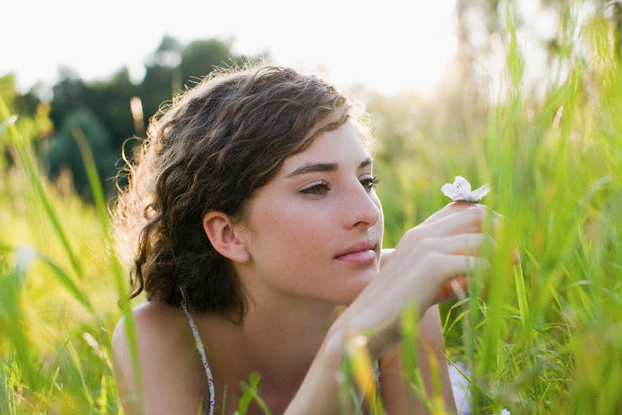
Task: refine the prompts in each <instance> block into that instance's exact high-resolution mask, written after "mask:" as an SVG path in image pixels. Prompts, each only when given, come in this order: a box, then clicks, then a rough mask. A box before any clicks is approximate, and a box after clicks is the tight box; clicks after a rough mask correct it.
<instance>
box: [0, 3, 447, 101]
mask: <svg viewBox="0 0 622 415" xmlns="http://www.w3.org/2000/svg"><path fill="white" fill-rule="evenodd" d="M3 3H4V4H3V5H2V15H3V16H2V17H3V19H2V24H0V39H1V40H2V42H1V45H2V50H1V51H0V76H2V75H4V74H6V73H9V72H13V73H15V74H16V75H17V82H18V87H19V88H21V89H23V90H27V89H29V88H30V87H31V86H32V85H34V84H35V83H36V82H38V81H42V82H44V83H47V84H48V85H51V84H53V83H54V82H55V81H56V80H57V76H58V68H59V67H61V66H65V67H69V68H71V69H73V70H75V71H76V72H77V73H78V75H79V76H80V77H81V78H83V79H86V80H93V79H103V78H106V77H109V76H110V75H112V74H113V73H115V72H116V71H118V70H119V69H120V68H122V67H123V66H126V67H128V68H130V70H131V72H132V74H133V76H136V77H140V75H141V71H142V68H143V64H144V62H145V60H146V58H147V56H148V55H149V54H150V53H152V52H153V51H154V50H155V49H156V48H157V46H158V45H159V43H160V41H161V40H162V37H163V35H164V34H168V35H170V36H172V37H174V38H176V39H177V40H179V41H181V42H183V43H187V42H190V41H192V40H196V39H210V38H214V37H215V38H218V39H221V40H226V39H233V50H234V52H237V53H243V54H247V55H253V54H258V53H261V52H264V51H268V52H269V53H270V54H271V56H272V57H273V58H274V61H275V63H277V64H281V65H290V66H295V67H297V68H299V69H309V70H313V69H316V68H323V69H324V70H326V71H327V73H328V74H329V76H330V79H331V80H332V81H334V82H336V83H338V84H339V85H340V86H348V85H351V84H355V83H360V84H364V85H367V86H369V87H371V88H375V89H377V90H378V91H380V92H383V93H389V94H390V93H395V92H398V91H401V90H404V89H417V90H420V91H421V92H431V91H432V90H433V88H434V86H435V84H436V83H437V82H438V81H439V79H440V78H441V76H442V75H443V72H444V71H445V67H446V64H447V60H448V58H450V57H452V56H453V55H454V54H455V48H456V39H455V16H454V6H455V0H439V1H421V0H414V1H410V2H406V1H403V0H382V1H377V0H314V1H305V2H302V1H295V0H263V1H261V0H221V1H219V2H214V1H210V0H202V1H197V0H194V1H192V0H169V1H166V2H161V1H159V0H149V1H146V0H107V1H99V2H90V1H83V0H55V1H49V0H20V1H6V2H3ZM159 4H163V6H161V5H159Z"/></svg>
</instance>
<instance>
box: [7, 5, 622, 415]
mask: <svg viewBox="0 0 622 415" xmlns="http://www.w3.org/2000/svg"><path fill="white" fill-rule="evenodd" d="M510 6H511V3H509V6H508V7H510ZM507 15H508V20H507V22H506V23H507V36H506V41H505V46H506V65H505V72H504V73H503V82H501V84H500V85H501V87H500V89H499V90H497V91H494V92H495V94H494V95H495V97H496V99H494V100H490V101H487V102H478V103H476V104H475V105H473V106H471V107H469V108H466V107H464V108H461V107H459V106H458V107H456V105H455V103H456V102H457V101H456V99H455V97H452V98H451V99H446V100H444V101H440V102H441V104H442V105H441V104H438V103H437V104H434V105H432V104H430V107H429V109H427V110H426V111H427V112H425V113H424V116H423V117H421V118H417V115H416V112H417V111H419V113H420V114H421V113H422V111H423V110H422V109H421V108H420V107H418V106H417V105H418V103H416V102H414V103H413V102H412V101H408V100H406V99H405V98H396V97H393V98H382V99H381V98H377V99H376V100H374V101H373V102H370V106H369V107H370V110H371V111H372V112H373V114H374V116H375V117H374V120H375V128H376V133H377V136H378V145H379V148H378V154H377V169H378V175H379V176H380V178H381V179H382V184H381V186H380V189H379V193H380V197H381V199H382V200H383V204H384V209H385V217H386V218H385V221H386V226H387V231H386V236H385V239H386V244H387V245H393V244H395V243H396V242H397V240H398V238H399V235H401V233H403V231H404V230H405V229H406V228H407V227H409V226H414V225H415V224H417V223H418V222H420V221H421V220H423V219H425V217H426V216H427V215H429V214H431V213H432V212H434V211H435V210H436V209H439V208H440V207H442V206H443V205H444V204H445V203H446V199H445V198H444V196H443V195H442V194H441V193H440V191H439V189H440V186H441V185H442V184H443V183H445V182H447V181H452V180H453V176H454V175H457V174H461V175H464V176H466V177H467V178H468V179H469V180H471V182H472V183H474V184H475V185H479V184H482V183H484V182H490V184H491V186H492V189H493V190H492V192H491V194H490V195H488V196H486V198H485V203H486V204H487V205H489V206H491V207H492V208H493V209H494V210H496V211H497V212H500V213H502V214H503V215H504V216H505V217H506V220H505V222H504V224H503V226H502V228H501V229H500V230H498V233H497V236H498V242H499V244H498V247H497V250H496V251H495V253H494V255H492V254H491V255H492V257H491V261H492V273H491V277H490V279H489V280H488V281H487V285H486V286H487V292H486V295H484V292H482V286H483V284H474V285H473V287H472V288H471V291H472V292H471V293H470V294H471V295H469V296H468V297H467V298H466V299H463V300H460V301H456V302H453V303H449V304H445V305H444V308H443V317H444V325H445V330H446V335H447V346H448V349H447V352H448V358H449V359H450V361H452V362H462V363H464V364H465V365H466V366H467V368H468V370H467V371H466V373H467V375H468V377H469V380H470V382H471V393H472V396H473V401H472V407H473V409H474V411H475V412H476V413H483V414H489V413H499V412H500V411H501V409H502V408H507V409H508V410H509V411H510V412H511V413H512V414H521V413H528V414H531V413H545V414H547V413H548V414H560V413H579V414H592V413H598V414H617V413H622V370H619V369H620V368H621V367H622V341H621V340H622V321H621V320H622V299H621V293H622V287H621V284H622V249H621V248H622V247H621V244H622V243H621V240H622V235H621V233H622V215H620V214H619V211H620V206H622V181H621V178H622V80H621V76H622V66H621V64H620V61H619V57H617V55H616V53H614V50H615V48H613V41H614V39H613V36H612V34H611V28H610V27H609V25H608V24H607V22H606V21H605V19H604V18H602V17H595V18H593V19H591V20H589V21H588V22H586V23H585V24H582V26H580V27H578V29H580V32H581V40H582V41H584V42H585V44H586V48H585V49H578V48H573V47H572V45H576V43H577V39H576V38H575V37H573V36H574V33H576V32H577V30H576V29H577V25H578V22H577V21H576V19H574V18H573V13H572V9H571V8H568V10H567V11H566V15H565V16H566V18H565V19H564V20H563V22H564V26H563V27H562V29H563V30H562V33H563V34H562V37H561V38H560V39H559V43H560V45H561V46H560V49H559V52H558V53H557V55H556V56H555V59H554V60H553V62H554V65H553V64H552V65H551V69H550V70H551V75H552V79H553V81H552V82H551V83H550V85H549V86H548V89H547V90H546V92H545V93H544V95H543V96H541V97H539V98H534V97H533V96H531V95H530V94H529V93H528V91H529V89H528V85H527V82H526V80H525V77H524V59H529V57H528V56H527V57H525V56H523V55H522V53H521V52H520V51H521V48H520V47H519V46H518V43H517V40H516V37H515V29H514V22H513V20H512V18H513V16H514V13H512V12H511V10H510V12H509V13H508V14H507ZM585 50H587V51H588V52H587V53H586V52H585ZM467 101H468V99H467V97H461V100H459V102H467ZM413 114H414V115H413ZM11 115H12V113H11V111H10V108H8V107H7V105H5V104H4V103H2V102H0V123H2V127H1V128H0V129H2V130H3V132H2V131H0V137H1V138H0V140H1V141H0V145H1V146H2V147H3V148H4V149H5V150H6V151H8V152H9V154H11V156H12V157H11V158H12V159H13V160H15V164H14V165H13V166H11V167H9V166H8V163H1V164H0V165H1V166H2V169H3V173H4V177H3V179H2V181H1V182H0V186H1V187H0V197H1V200H2V203H0V229H2V231H0V380H1V382H0V413H2V414H5V413H6V414H38V413H94V414H117V413H122V408H121V406H120V403H119V400H118V398H117V395H116V392H115V387H114V381H113V378H112V376H111V368H110V340H109V339H110V334H111V330H112V327H113V326H114V324H115V323H116V321H117V320H118V318H119V317H120V316H121V315H122V314H124V313H125V314H128V313H129V304H128V303H127V302H123V301H122V302H121V307H120V308H119V307H117V301H118V299H119V298H122V297H123V294H124V293H125V290H126V286H125V276H124V273H123V271H122V269H121V266H120V264H119V263H118V262H117V261H116V259H115V257H114V256H113V255H111V252H112V249H111V247H112V245H111V244H112V240H111V238H110V225H109V218H108V213H107V210H106V206H105V201H104V199H103V197H102V193H101V186H100V185H99V179H98V178H97V174H96V171H95V170H94V164H93V163H92V161H90V160H91V155H90V153H89V150H88V147H86V146H84V142H85V140H84V137H82V136H81V133H80V131H76V132H75V138H76V140H77V142H78V143H79V144H81V145H80V148H81V151H82V154H83V159H84V160H85V168H86V169H87V171H88V172H89V178H90V181H91V185H92V188H93V191H94V198H93V200H94V201H95V202H94V205H92V206H91V205H85V204H84V203H83V202H81V201H80V200H79V199H78V198H77V197H76V196H74V195H72V194H71V192H62V191H59V190H58V187H57V186H53V185H51V184H50V183H48V182H47V180H46V179H45V177H44V176H43V175H42V174H41V173H40V172H39V168H38V165H37V162H36V158H35V157H34V155H33V153H32V150H31V145H30V138H31V137H32V135H33V132H32V131H33V127H32V124H31V122H30V121H29V120H27V119H20V120H17V122H15V123H14V124H12V125H9V124H10V123H9V122H6V121H7V120H9V118H10V116H11ZM409 117H410V118H409ZM412 120H415V121H416V122H415V121H412ZM419 120H421V122H419ZM515 248H516V249H517V250H518V251H519V253H520V255H521V262H520V264H519V265H518V266H512V265H510V264H509V261H508V258H509V257H510V256H511V255H512V252H513V249H515ZM484 277H485V276H483V275H479V274H478V273H476V275H475V278H476V280H478V281H479V282H482V281H480V280H482V279H484ZM408 316H410V317H412V316H411V315H408ZM410 317H407V318H405V320H404V329H405V331H406V332H407V333H409V336H407V337H412V335H415V334H416V321H415V320H413V319H412V318H410ZM130 322H131V320H130ZM128 327H129V329H128V330H129V333H128V334H129V337H130V338H133V326H132V325H131V324H130V325H128ZM413 348H414V345H410V346H409V347H407V348H406V349H408V350H411V353H414V350H412V349H413ZM405 357H406V358H405V360H406V361H409V359H408V356H405ZM441 363H442V362H441ZM350 366H351V367H355V366H356V364H355V362H354V363H353V364H351V365H350ZM352 375H353V379H354V381H356V376H355V375H356V373H353V374H352ZM407 378H408V379H411V381H412V384H413V387H414V388H415V389H418V388H420V387H419V386H417V385H421V382H420V379H419V378H418V374H417V369H416V367H415V363H414V360H413V361H412V362H411V364H410V365H409V367H408V368H407ZM257 388H259V395H260V381H259V378H257V377H253V378H251V379H250V380H249V383H248V384H246V390H247V392H248V393H247V395H246V396H245V398H244V401H243V402H241V408H240V409H241V412H244V411H243V409H244V408H246V407H248V403H249V400H250V399H257V400H258V401H260V398H259V397H258V396H257ZM345 399H346V400H347V395H346V398H345ZM426 407H427V408H428V410H429V411H430V412H435V411H436V410H439V408H440V406H439V403H438V402H437V401H435V398H434V397H430V399H429V402H428V403H427V406H426Z"/></svg>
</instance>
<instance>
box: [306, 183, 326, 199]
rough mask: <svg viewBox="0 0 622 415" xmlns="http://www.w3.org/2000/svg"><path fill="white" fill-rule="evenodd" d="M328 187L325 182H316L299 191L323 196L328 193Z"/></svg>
mask: <svg viewBox="0 0 622 415" xmlns="http://www.w3.org/2000/svg"><path fill="white" fill-rule="evenodd" d="M329 190H330V187H329V186H328V184H326V183H318V184H314V185H313V186H309V187H306V188H304V189H302V190H301V191H300V193H303V194H306V195H313V196H324V195H326V194H327V193H328V191H329Z"/></svg>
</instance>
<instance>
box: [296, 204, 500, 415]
mask: <svg viewBox="0 0 622 415" xmlns="http://www.w3.org/2000/svg"><path fill="white" fill-rule="evenodd" d="M488 214H490V210H489V209H488V208H486V207H485V206H481V205H472V204H466V203H451V204H449V205H447V206H446V207H445V208H443V209H441V210H440V211H438V212H436V213H435V214H434V215H432V216H431V217H430V218H428V219H427V220H426V221H425V222H423V223H422V224H421V225H419V226H417V227H415V228H413V229H411V230H409V231H408V232H407V233H406V234H405V235H404V237H403V238H402V240H401V241H400V243H399V244H398V246H397V247H396V249H395V251H394V252H393V253H392V254H391V255H390V257H389V258H388V259H386V260H383V263H382V268H381V269H380V273H379V275H378V277H376V278H375V279H374V280H373V281H372V282H371V283H370V284H369V285H368V286H367V287H366V288H365V290H363V292H362V293H361V294H360V295H359V297H358V298H357V299H356V300H355V301H354V302H353V303H352V304H351V305H350V306H349V307H348V308H347V309H346V310H345V311H344V312H343V313H342V314H341V315H340V316H339V318H338V319H337V320H336V321H335V323H334V324H333V326H332V327H331V330H330V331H329V334H328V336H327V338H326V339H325V342H324V344H323V346H322V348H321V349H320V352H319V353H318V355H317V357H316V359H315V360H314V362H313V364H312V366H311V369H310V370H309V372H308V374H307V377H306V378H305V380H304V382H303V384H302V386H301V387H300V389H299V391H298V393H297V394H296V396H295V398H294V400H293V401H292V403H291V405H290V407H289V408H288V413H292V414H305V413H322V414H338V413H341V411H340V408H339V395H338V393H339V392H338V391H339V382H338V376H339V371H340V368H341V363H342V358H343V351H344V345H345V339H346V338H348V336H350V335H353V334H354V335H358V334H363V335H365V336H366V337H367V346H368V350H369V352H370V355H371V358H372V359H376V360H377V359H379V358H381V357H382V356H383V355H386V356H387V357H386V359H388V361H387V364H389V366H392V365H393V366H395V365H397V366H399V365H400V363H399V360H396V359H397V354H398V353H399V352H398V351H397V350H398V349H395V348H396V346H397V345H398V344H399V342H400V341H401V333H400V323H401V312H402V310H403V309H404V308H405V307H415V310H416V311H417V312H418V313H419V315H423V314H425V312H426V311H427V310H428V308H429V307H431V306H432V305H433V304H435V303H436V302H438V301H441V300H446V299H449V298H451V296H452V295H454V294H453V292H454V289H453V287H454V286H453V285H452V283H455V284H457V285H458V287H459V288H458V289H459V290H462V291H463V292H466V279H465V278H464V276H466V275H468V274H469V271H472V270H473V269H476V268H477V267H480V266H481V267H487V266H489V264H488V261H487V260H486V259H485V258H482V257H480V251H481V248H482V246H483V245H484V244H485V243H491V244H492V245H493V246H494V241H492V240H491V237H490V236H489V235H486V234H484V233H482V222H483V221H484V219H485V218H486V217H487V215H488ZM493 220H497V219H493ZM452 280H453V281H452ZM421 327H422V328H423V327H424V324H423V322H422V323H421ZM429 334H430V335H429V338H430V339H436V341H432V343H431V344H432V345H433V347H432V353H431V354H429V356H435V357H436V359H437V360H438V361H439V362H442V365H445V366H446V363H445V360H444V353H443V348H442V347H441V346H440V345H441V344H442V342H441V340H442V335H441V332H440V326H437V327H436V328H430V331H429ZM421 335H422V337H421V338H422V339H423V338H424V337H423V333H421ZM439 336H440V337H439ZM424 343H425V342H424ZM439 366H440V364H439ZM442 372H445V373H446V368H445V370H443V371H442ZM439 373H440V372H439ZM442 376H443V377H445V380H443V381H442V383H443V385H444V386H443V390H444V396H445V399H446V402H447V405H448V407H452V408H453V406H451V405H453V399H451V394H450V393H451V389H450V388H448V387H447V382H448V381H447V380H446V375H445V374H443V375H442ZM388 382H389V385H391V384H392V383H393V384H396V385H397V382H395V381H394V380H393V381H390V380H388ZM387 387H390V386H387ZM395 387H396V388H397V387H402V386H395ZM386 392H387V393H389V395H390V394H391V392H389V391H386ZM396 394H397V395H395V397H394V398H391V399H392V403H391V404H392V405H393V404H394V405H396V406H397V407H398V408H400V409H399V410H400V411H403V412H406V413H413V412H415V411H416V409H415V408H410V407H408V406H410V405H411V404H413V403H412V402H411V401H410V400H409V399H406V398H405V395H399V392H396ZM400 396H402V397H403V398H402V397H400ZM405 407H407V408H405Z"/></svg>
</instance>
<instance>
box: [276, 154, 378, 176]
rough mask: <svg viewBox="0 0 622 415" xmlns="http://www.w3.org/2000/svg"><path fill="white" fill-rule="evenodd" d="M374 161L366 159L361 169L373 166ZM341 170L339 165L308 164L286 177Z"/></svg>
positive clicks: (360, 166) (360, 165)
mask: <svg viewBox="0 0 622 415" xmlns="http://www.w3.org/2000/svg"><path fill="white" fill-rule="evenodd" d="M373 162H374V161H373V160H372V159H371V158H369V157H368V158H366V159H365V160H363V161H362V162H361V164H359V169H362V168H363V167H367V166H369V165H371V164H372V163H373ZM338 169H339V165H338V164H337V163H306V164H303V165H302V166H300V167H298V168H297V169H296V170H294V171H293V172H291V173H288V174H287V176H286V177H294V176H298V175H301V174H305V173H314V172H327V171H336V170H338Z"/></svg>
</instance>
